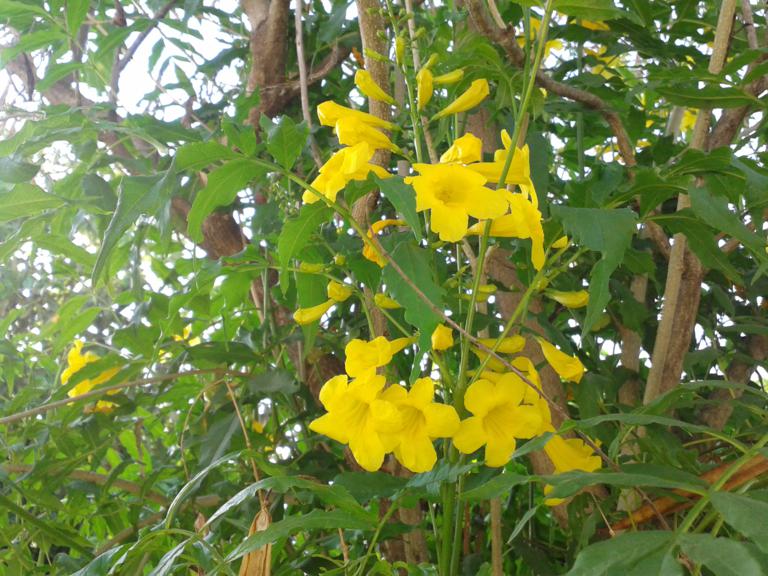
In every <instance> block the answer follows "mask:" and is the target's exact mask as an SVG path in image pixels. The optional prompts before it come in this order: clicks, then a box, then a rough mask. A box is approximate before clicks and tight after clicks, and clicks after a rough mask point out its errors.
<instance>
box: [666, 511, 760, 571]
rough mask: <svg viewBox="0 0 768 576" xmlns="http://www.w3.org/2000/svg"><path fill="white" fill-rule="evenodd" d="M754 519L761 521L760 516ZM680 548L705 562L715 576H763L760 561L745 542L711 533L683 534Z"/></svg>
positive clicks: (689, 555)
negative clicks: (715, 535) (717, 536)
mask: <svg viewBox="0 0 768 576" xmlns="http://www.w3.org/2000/svg"><path fill="white" fill-rule="evenodd" d="M753 521H757V522H760V521H761V519H759V517H758V516H753ZM679 538H680V548H681V549H682V551H683V553H685V554H686V556H688V557H689V558H690V559H691V560H693V561H694V562H697V563H699V564H704V566H706V567H707V568H709V569H710V570H711V571H712V573H713V574H714V575H715V576H762V575H763V574H764V572H763V569H762V567H761V565H760V561H759V560H758V559H757V558H756V557H755V555H754V554H753V553H752V550H750V549H749V548H748V547H747V546H746V545H745V544H744V543H742V542H737V541H736V540H731V539H729V538H715V537H714V536H712V535H711V534H682V535H680V537H679Z"/></svg>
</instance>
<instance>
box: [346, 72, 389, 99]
mask: <svg viewBox="0 0 768 576" xmlns="http://www.w3.org/2000/svg"><path fill="white" fill-rule="evenodd" d="M355 86H357V88H358V89H359V90H360V92H362V93H363V94H364V95H366V96H367V97H368V98H371V99H372V100H378V101H379V102H386V103H387V104H394V103H395V99H394V98H392V96H390V95H389V94H387V93H386V92H385V91H384V89H383V88H382V87H381V86H379V85H378V84H376V81H375V80H374V79H373V76H371V73H370V72H368V70H358V71H357V72H355Z"/></svg>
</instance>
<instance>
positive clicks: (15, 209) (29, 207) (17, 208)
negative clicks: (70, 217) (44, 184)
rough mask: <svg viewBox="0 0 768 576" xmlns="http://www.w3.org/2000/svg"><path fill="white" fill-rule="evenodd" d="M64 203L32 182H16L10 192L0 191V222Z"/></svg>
mask: <svg viewBox="0 0 768 576" xmlns="http://www.w3.org/2000/svg"><path fill="white" fill-rule="evenodd" d="M64 204H65V202H64V200H63V199H61V198H59V197H58V196H54V195H52V194H48V193H47V192H44V191H43V190H42V189H40V188H38V187H37V186H35V185H34V184H17V185H16V186H14V187H13V189H12V190H11V191H10V192H0V222H9V221H10V220H15V219H16V218H24V217H26V216H37V215H38V214H40V212H41V211H43V210H51V209H53V208H59V207H61V206H63V205H64Z"/></svg>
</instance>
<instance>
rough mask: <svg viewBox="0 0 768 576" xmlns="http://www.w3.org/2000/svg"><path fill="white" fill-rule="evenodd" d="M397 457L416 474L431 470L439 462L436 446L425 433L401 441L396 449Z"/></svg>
mask: <svg viewBox="0 0 768 576" xmlns="http://www.w3.org/2000/svg"><path fill="white" fill-rule="evenodd" d="M395 457H396V458H397V459H398V461H399V462H400V464H402V465H403V466H405V467H406V468H408V470H410V471H411V472H415V473H416V474H421V473H422V472H429V471H430V470H432V468H433V467H434V466H435V462H437V452H435V447H434V446H433V445H432V441H431V440H430V439H429V438H428V437H427V436H425V435H418V436H416V437H414V438H408V439H407V441H405V442H401V443H400V446H398V448H397V449H396V450H395Z"/></svg>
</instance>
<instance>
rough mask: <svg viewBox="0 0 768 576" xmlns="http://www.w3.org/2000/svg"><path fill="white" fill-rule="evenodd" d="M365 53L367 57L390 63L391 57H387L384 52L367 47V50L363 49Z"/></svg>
mask: <svg viewBox="0 0 768 576" xmlns="http://www.w3.org/2000/svg"><path fill="white" fill-rule="evenodd" d="M363 54H365V57H366V58H370V59H371V60H376V61H377V62H387V63H389V58H387V57H386V56H384V55H383V54H379V53H378V52H376V51H375V50H371V49H370V48H366V49H365V50H363Z"/></svg>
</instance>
